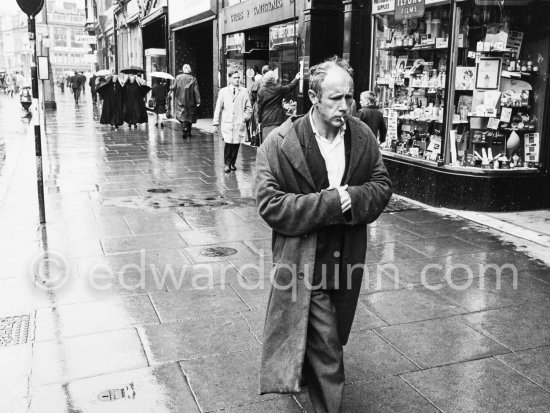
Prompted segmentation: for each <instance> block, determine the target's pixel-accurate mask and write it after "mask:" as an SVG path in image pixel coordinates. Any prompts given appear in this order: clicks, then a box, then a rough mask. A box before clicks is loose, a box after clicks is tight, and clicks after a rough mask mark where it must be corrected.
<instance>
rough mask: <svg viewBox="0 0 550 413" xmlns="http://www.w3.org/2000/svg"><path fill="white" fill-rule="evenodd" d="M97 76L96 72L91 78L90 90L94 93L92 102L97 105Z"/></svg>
mask: <svg viewBox="0 0 550 413" xmlns="http://www.w3.org/2000/svg"><path fill="white" fill-rule="evenodd" d="M96 80H97V76H96V75H95V74H94V75H92V77H91V78H90V80H89V83H88V84H89V86H90V92H91V93H92V102H93V104H94V105H95V104H96V103H97V91H96Z"/></svg>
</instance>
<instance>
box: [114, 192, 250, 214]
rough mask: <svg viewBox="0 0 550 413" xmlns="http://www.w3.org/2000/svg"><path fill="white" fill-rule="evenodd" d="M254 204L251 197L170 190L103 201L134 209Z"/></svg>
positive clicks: (219, 206) (220, 206) (115, 205)
mask: <svg viewBox="0 0 550 413" xmlns="http://www.w3.org/2000/svg"><path fill="white" fill-rule="evenodd" d="M252 205H255V200H254V199H253V198H226V197H224V196H223V195H219V194H207V195H204V196H197V197H193V198H187V197H179V196H176V195H175V194H172V193H171V192H166V193H162V192H160V193H159V192H153V193H152V194H151V195H150V196H146V197H144V198H140V197H120V198H112V199H106V200H104V201H103V206H105V207H113V206H114V207H123V208H136V209H154V210H157V209H163V208H207V209H208V208H223V207H230V206H233V207H234V206H252Z"/></svg>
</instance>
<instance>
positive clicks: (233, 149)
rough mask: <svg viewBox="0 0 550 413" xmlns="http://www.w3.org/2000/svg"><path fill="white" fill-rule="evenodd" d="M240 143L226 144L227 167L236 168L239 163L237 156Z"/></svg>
mask: <svg viewBox="0 0 550 413" xmlns="http://www.w3.org/2000/svg"><path fill="white" fill-rule="evenodd" d="M240 146H241V144H240V143H226V144H225V146H224V148H223V160H224V163H225V166H234V165H235V162H237V155H238V154H239V147H240Z"/></svg>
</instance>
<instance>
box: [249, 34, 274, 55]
mask: <svg viewBox="0 0 550 413" xmlns="http://www.w3.org/2000/svg"><path fill="white" fill-rule="evenodd" d="M268 43H269V38H268V36H267V35H265V34H252V33H250V34H249V33H247V34H246V37H245V41H244V45H245V50H246V52H251V51H252V50H267V46H268Z"/></svg>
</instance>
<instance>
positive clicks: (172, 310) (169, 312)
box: [151, 284, 248, 323]
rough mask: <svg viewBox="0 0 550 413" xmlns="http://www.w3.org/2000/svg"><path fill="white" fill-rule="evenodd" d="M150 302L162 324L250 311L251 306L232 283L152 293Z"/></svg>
mask: <svg viewBox="0 0 550 413" xmlns="http://www.w3.org/2000/svg"><path fill="white" fill-rule="evenodd" d="M151 300H152V301H153V304H154V306H155V309H156V311H157V313H158V316H159V317H160V320H161V321H162V322H163V323H167V322H172V321H180V320H185V319H190V318H198V317H212V316H217V315H224V314H233V313H238V312H240V311H247V310H248V306H247V305H246V304H245V303H244V301H243V300H241V298H240V297H239V296H238V295H237V294H236V293H235V291H234V290H233V289H232V288H231V287H230V286H229V284H218V285H216V286H212V287H210V286H206V287H203V288H200V289H189V290H179V291H177V292H162V293H154V294H151Z"/></svg>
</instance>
